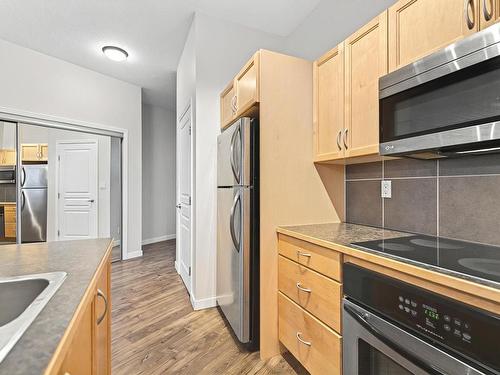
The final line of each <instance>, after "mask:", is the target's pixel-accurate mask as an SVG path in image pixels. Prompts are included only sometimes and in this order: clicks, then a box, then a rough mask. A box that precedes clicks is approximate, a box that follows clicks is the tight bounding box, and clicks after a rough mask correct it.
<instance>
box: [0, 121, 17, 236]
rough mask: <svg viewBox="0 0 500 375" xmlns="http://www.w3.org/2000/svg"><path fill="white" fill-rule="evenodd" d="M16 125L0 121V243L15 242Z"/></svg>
mask: <svg viewBox="0 0 500 375" xmlns="http://www.w3.org/2000/svg"><path fill="white" fill-rule="evenodd" d="M16 126H17V124H15V123H12V122H4V121H0V245H7V244H13V243H16Z"/></svg>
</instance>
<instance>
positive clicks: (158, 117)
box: [142, 104, 176, 242]
mask: <svg viewBox="0 0 500 375" xmlns="http://www.w3.org/2000/svg"><path fill="white" fill-rule="evenodd" d="M175 132H176V126H175V112H174V111H169V110H166V109H163V108H160V107H156V106H150V105H146V104H143V107H142V142H143V148H142V150H143V153H142V172H143V173H142V207H143V209H142V213H143V215H142V240H143V242H151V241H159V240H164V239H166V238H173V237H174V236H175V137H176V135H175Z"/></svg>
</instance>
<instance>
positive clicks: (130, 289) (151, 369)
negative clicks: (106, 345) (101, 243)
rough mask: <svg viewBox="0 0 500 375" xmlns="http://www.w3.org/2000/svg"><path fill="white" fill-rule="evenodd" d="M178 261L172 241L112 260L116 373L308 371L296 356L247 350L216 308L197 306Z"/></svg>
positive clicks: (126, 374)
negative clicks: (131, 256)
mask: <svg viewBox="0 0 500 375" xmlns="http://www.w3.org/2000/svg"><path fill="white" fill-rule="evenodd" d="M174 261H175V240H171V241H165V242H159V243H156V244H152V245H148V246H145V247H144V256H143V257H141V258H138V259H132V260H128V261H121V262H116V263H113V264H112V284H111V285H112V297H113V304H112V369H113V374H114V375H134V374H137V375H163V374H235V375H236V374H238V375H239V374H248V375H257V374H258V375H264V374H298V373H299V374H305V373H306V372H305V370H304V369H303V368H301V367H300V366H299V365H298V364H297V363H296V362H294V361H293V360H288V361H285V359H284V358H283V357H281V356H278V357H275V358H272V359H271V360H269V361H261V360H260V358H259V353H258V352H254V353H251V352H248V351H246V350H245V349H244V348H243V347H242V346H241V345H238V344H237V343H236V341H235V339H234V337H233V336H232V335H231V332H230V329H229V328H228V327H227V325H226V322H225V321H224V319H223V318H222V316H221V314H220V312H219V310H218V309H217V308H212V309H205V310H201V311H194V310H193V309H192V307H191V303H190V301H189V295H188V293H187V291H186V288H185V287H184V284H183V283H182V280H181V278H180V277H179V275H178V274H177V272H176V271H175V268H174Z"/></svg>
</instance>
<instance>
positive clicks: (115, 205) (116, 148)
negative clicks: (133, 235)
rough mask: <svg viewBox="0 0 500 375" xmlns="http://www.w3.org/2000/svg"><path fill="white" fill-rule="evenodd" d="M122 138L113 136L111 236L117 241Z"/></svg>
mask: <svg viewBox="0 0 500 375" xmlns="http://www.w3.org/2000/svg"><path fill="white" fill-rule="evenodd" d="M121 147H122V146H121V139H119V138H116V137H112V138H111V156H110V161H111V172H110V181H109V185H110V205H111V208H110V212H111V217H110V220H109V221H110V223H109V231H110V236H111V237H113V238H114V240H115V242H116V241H120V240H121V230H122V228H121V216H122V185H121V183H122V182H121Z"/></svg>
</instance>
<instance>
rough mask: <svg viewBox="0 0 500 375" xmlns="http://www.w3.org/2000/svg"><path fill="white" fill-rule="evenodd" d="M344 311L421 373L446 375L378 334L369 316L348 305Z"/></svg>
mask: <svg viewBox="0 0 500 375" xmlns="http://www.w3.org/2000/svg"><path fill="white" fill-rule="evenodd" d="M344 310H346V312H347V313H349V315H350V316H352V317H353V318H354V319H355V320H356V321H357V322H358V323H359V324H361V325H362V326H363V328H365V329H366V330H368V331H369V332H370V333H371V334H372V335H373V336H375V337H376V338H377V339H378V340H380V341H382V342H383V343H384V344H385V345H387V346H388V347H390V348H391V349H392V350H394V351H395V352H396V353H398V354H399V355H401V356H402V357H405V358H408V359H409V360H410V361H411V362H413V363H414V364H415V365H416V366H418V367H420V368H421V369H422V370H423V371H426V372H428V373H429V374H431V375H446V373H445V372H442V371H441V370H438V369H436V368H434V367H430V366H429V365H427V364H426V363H424V362H423V361H422V360H421V359H419V358H417V357H415V355H413V354H412V353H410V352H408V351H407V350H404V349H402V348H401V347H400V346H399V345H398V344H397V343H395V342H393V341H392V340H390V339H388V338H387V337H385V335H384V334H383V333H382V332H380V331H379V330H378V329H377V327H375V326H374V325H372V324H371V323H370V322H369V320H368V319H369V318H370V314H368V313H362V312H360V311H356V310H355V309H354V308H352V307H351V306H350V305H349V304H347V303H344Z"/></svg>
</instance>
